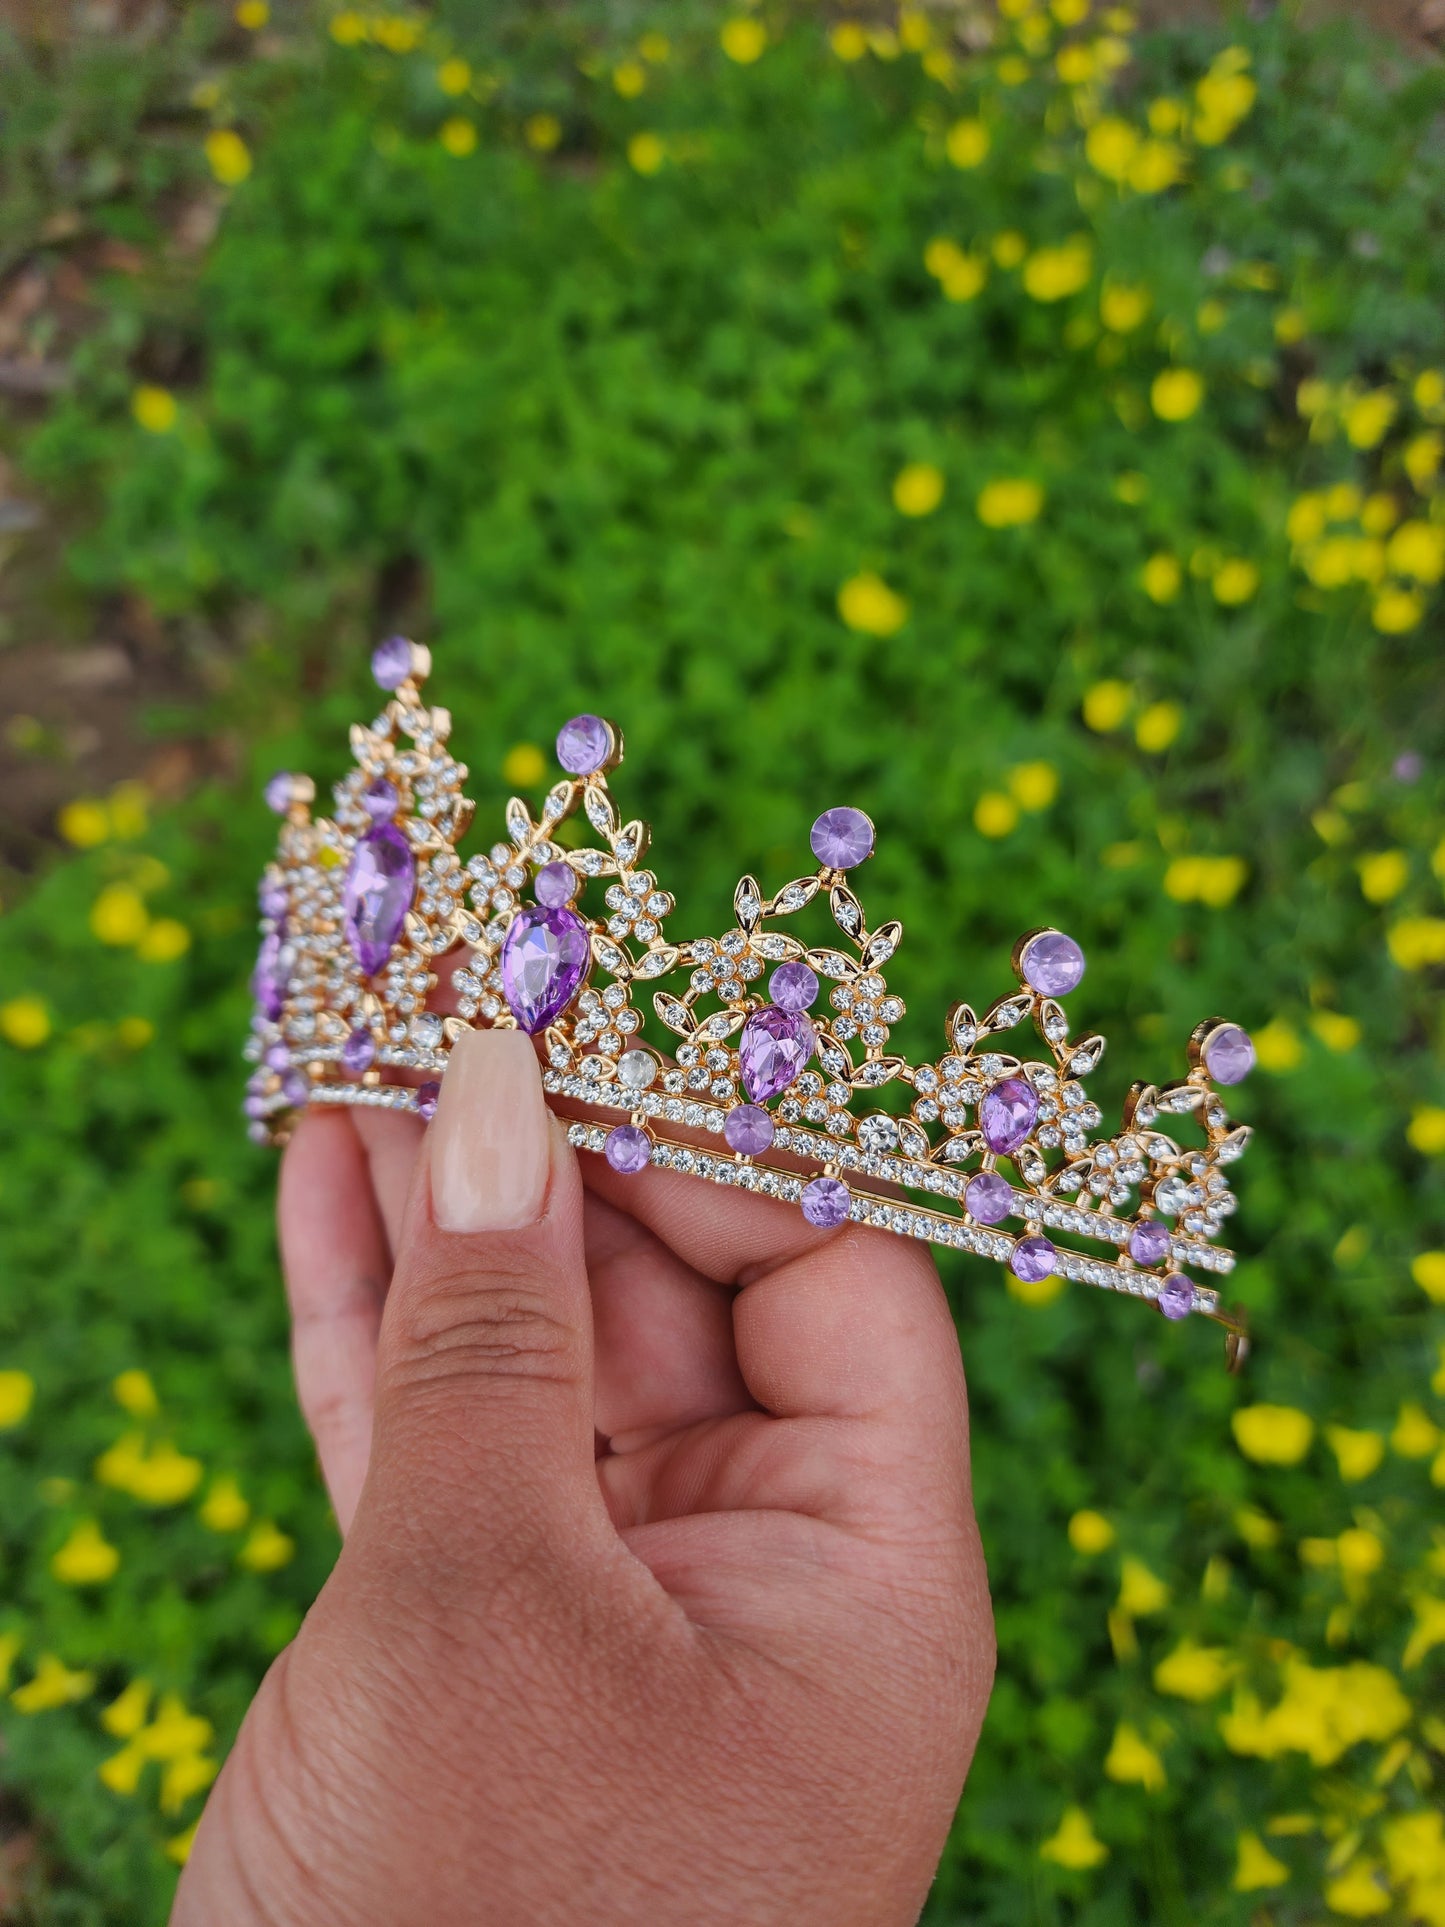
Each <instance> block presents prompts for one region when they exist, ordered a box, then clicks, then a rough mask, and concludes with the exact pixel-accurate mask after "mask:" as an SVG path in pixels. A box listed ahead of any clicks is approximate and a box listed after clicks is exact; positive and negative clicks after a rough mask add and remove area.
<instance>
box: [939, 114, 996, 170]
mask: <svg viewBox="0 0 1445 1927" xmlns="http://www.w3.org/2000/svg"><path fill="white" fill-rule="evenodd" d="M989 145H990V142H989V133H988V129H987V128H986V127H985V126H984V124H983V122H982V121H981V120H956V121H955V122H954V123H953V125H952V127H950V128H949V130H948V137H947V140H946V141H945V143H944V147H945V151H946V152H947V154H948V158H949V159H950V160H951V161H952V162H953V164H954V166H955V167H978V166H979V165H980V164H981V163H982V162H983V161H985V160H987V159H988V150H989Z"/></svg>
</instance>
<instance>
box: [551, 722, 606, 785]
mask: <svg viewBox="0 0 1445 1927" xmlns="http://www.w3.org/2000/svg"><path fill="white" fill-rule="evenodd" d="M611 754H612V731H611V730H610V729H609V728H608V727H607V725H606V723H604V722H603V720H602V718H601V717H600V716H574V717H573V718H572V720H571V722H570V723H563V725H562V727H561V728H560V729H559V730H558V731H557V761H558V762H559V763H560V764H561V765H562V767H563V769H565V770H566V772H567V774H568V775H569V776H591V775H592V773H593V772H594V771H595V770H599V769H601V767H602V765H603V764H604V763H605V762H606V761H607V759H608V757H609V756H610V755H611Z"/></svg>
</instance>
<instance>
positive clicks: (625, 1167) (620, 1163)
mask: <svg viewBox="0 0 1445 1927" xmlns="http://www.w3.org/2000/svg"><path fill="white" fill-rule="evenodd" d="M602 1150H603V1154H604V1156H605V1157H606V1159H607V1162H608V1163H609V1164H610V1165H611V1166H612V1168H613V1170H614V1171H619V1172H621V1174H622V1176H623V1177H625V1178H627V1177H631V1176H632V1174H633V1172H634V1171H641V1170H644V1169H645V1168H646V1167H647V1166H648V1165H649V1164H651V1162H652V1139H651V1138H650V1137H649V1136H648V1135H647V1133H646V1131H644V1130H642V1129H641V1128H640V1127H639V1126H638V1125H636V1124H619V1125H618V1127H617V1129H616V1130H615V1131H609V1132H608V1133H607V1139H606V1142H605V1143H604V1144H603V1146H602Z"/></svg>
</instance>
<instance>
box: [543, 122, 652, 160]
mask: <svg viewBox="0 0 1445 1927" xmlns="http://www.w3.org/2000/svg"><path fill="white" fill-rule="evenodd" d="M522 138H523V139H524V140H525V141H526V143H527V145H528V147H530V148H531V149H532V150H533V151H534V152H535V153H538V154H550V153H551V152H552V150H553V148H554V147H556V146H558V144H559V143H560V142H561V139H562V123H561V121H560V120H558V118H557V116H556V115H555V114H529V115H528V116H527V118H526V120H525V121H524V122H523V123H522ZM629 158H630V157H629ZM633 165H634V167H635V166H636V165H637V163H636V162H635V161H634V162H633Z"/></svg>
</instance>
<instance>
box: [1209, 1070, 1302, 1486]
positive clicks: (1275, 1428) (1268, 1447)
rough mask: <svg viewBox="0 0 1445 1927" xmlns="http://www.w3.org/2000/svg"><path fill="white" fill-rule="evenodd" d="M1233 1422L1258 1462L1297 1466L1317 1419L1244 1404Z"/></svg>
mask: <svg viewBox="0 0 1445 1927" xmlns="http://www.w3.org/2000/svg"><path fill="white" fill-rule="evenodd" d="M1258 1047H1259V1039H1258V1034H1256V1037H1255V1048H1256V1050H1257V1049H1258ZM1230 1425H1231V1427H1232V1429H1233V1432H1234V1442H1235V1444H1236V1445H1237V1446H1238V1447H1239V1449H1240V1451H1241V1452H1243V1454H1244V1456H1245V1457H1246V1458H1247V1459H1253V1460H1254V1462H1255V1464H1256V1465H1298V1464H1299V1462H1300V1460H1301V1459H1302V1458H1303V1457H1304V1456H1305V1454H1306V1452H1308V1451H1309V1449H1310V1442H1311V1440H1312V1439H1313V1438H1314V1435H1315V1423H1314V1420H1313V1419H1312V1418H1311V1417H1310V1416H1309V1414H1308V1413H1307V1412H1301V1411H1298V1410H1297V1409H1296V1408H1295V1407H1294V1406H1293V1405H1242V1406H1240V1408H1239V1409H1238V1410H1237V1411H1236V1412H1235V1413H1234V1415H1233V1417H1232V1418H1231V1420H1230Z"/></svg>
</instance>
